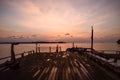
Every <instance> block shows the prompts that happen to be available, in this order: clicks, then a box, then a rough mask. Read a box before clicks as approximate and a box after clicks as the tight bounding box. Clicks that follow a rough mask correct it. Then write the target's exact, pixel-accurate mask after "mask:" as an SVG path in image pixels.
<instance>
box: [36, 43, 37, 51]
mask: <svg viewBox="0 0 120 80" xmlns="http://www.w3.org/2000/svg"><path fill="white" fill-rule="evenodd" d="M36 53H37V43H36Z"/></svg>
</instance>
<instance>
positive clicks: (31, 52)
mask: <svg viewBox="0 0 120 80" xmlns="http://www.w3.org/2000/svg"><path fill="white" fill-rule="evenodd" d="M33 53H35V51H34V50H31V51H27V52H23V53H19V54H15V57H17V56H21V57H24V56H25V55H29V54H33ZM7 58H11V56H7V57H3V58H0V60H3V59H7Z"/></svg>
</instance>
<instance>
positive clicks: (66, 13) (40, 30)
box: [0, 0, 120, 40]
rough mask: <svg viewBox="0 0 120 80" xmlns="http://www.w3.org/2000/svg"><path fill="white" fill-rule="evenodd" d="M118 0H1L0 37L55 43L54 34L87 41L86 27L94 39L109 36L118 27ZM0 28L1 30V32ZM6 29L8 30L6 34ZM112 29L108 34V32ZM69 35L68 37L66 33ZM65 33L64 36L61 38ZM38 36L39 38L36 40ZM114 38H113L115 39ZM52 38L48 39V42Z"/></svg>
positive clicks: (117, 31)
mask: <svg viewBox="0 0 120 80" xmlns="http://www.w3.org/2000/svg"><path fill="white" fill-rule="evenodd" d="M119 2H120V1H118V0H114V1H113V0H110V1H109V2H108V1H107V0H100V1H96V0H75V1H74V0H52V1H51V0H24V1H23V0H11V1H9V0H1V1H0V13H1V14H0V17H1V19H0V33H1V34H3V35H0V37H8V36H12V35H14V36H20V35H23V36H24V37H25V36H28V37H29V38H33V37H32V35H33V34H37V36H36V37H34V38H35V39H38V38H40V37H42V38H44V39H46V40H53V39H54V40H56V39H57V38H58V37H55V36H56V34H60V35H61V38H63V36H64V35H70V36H73V37H74V38H76V40H77V39H78V37H80V38H88V37H89V35H90V26H91V25H94V26H95V30H96V32H97V31H98V33H95V35H97V36H98V35H99V37H102V34H103V33H106V35H109V37H110V33H111V32H114V33H115V34H117V33H119V30H118V29H117V28H118V27H119V26H120V24H119V21H120V16H119V14H120V11H119V7H120V5H119V4H118V3H119ZM1 26H5V28H4V29H3V27H2V28H1ZM9 29H10V30H9ZM111 29H112V30H111ZM66 32H69V33H71V34H72V35H71V34H69V33H66ZM64 33H66V34H64ZM38 35H39V36H38ZM115 36H116V37H118V36H117V35H115ZM51 38H52V39H51Z"/></svg>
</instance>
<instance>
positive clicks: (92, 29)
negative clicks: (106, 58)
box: [91, 26, 94, 51]
mask: <svg viewBox="0 0 120 80" xmlns="http://www.w3.org/2000/svg"><path fill="white" fill-rule="evenodd" d="M91 28H92V31H91V51H92V50H93V41H94V39H93V26H91Z"/></svg>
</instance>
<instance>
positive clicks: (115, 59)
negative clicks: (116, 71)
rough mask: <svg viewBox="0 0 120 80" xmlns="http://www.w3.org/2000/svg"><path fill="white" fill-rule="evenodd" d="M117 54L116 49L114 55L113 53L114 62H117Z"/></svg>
mask: <svg viewBox="0 0 120 80" xmlns="http://www.w3.org/2000/svg"><path fill="white" fill-rule="evenodd" d="M117 55H118V51H116V55H115V58H114V62H115V63H117Z"/></svg>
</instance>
